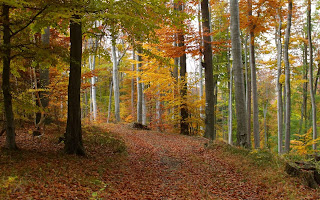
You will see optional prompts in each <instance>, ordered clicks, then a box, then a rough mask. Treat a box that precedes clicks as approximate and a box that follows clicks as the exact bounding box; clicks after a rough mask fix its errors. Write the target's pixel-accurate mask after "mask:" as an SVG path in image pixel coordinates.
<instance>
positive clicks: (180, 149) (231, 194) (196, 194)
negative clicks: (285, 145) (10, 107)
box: [0, 124, 320, 200]
mask: <svg viewBox="0 0 320 200" xmlns="http://www.w3.org/2000/svg"><path fill="white" fill-rule="evenodd" d="M28 132H29V131H28V128H27V127H26V128H25V129H21V130H19V131H17V144H18V146H19V147H20V150H19V151H16V152H11V151H7V150H5V149H2V150H1V152H0V199H228V200H229V199H248V200H249V199H320V191H319V190H312V189H310V188H307V187H305V186H303V184H302V183H301V181H300V180H298V179H296V178H292V177H289V176H288V175H286V174H285V172H284V171H283V164H282V162H281V161H280V160H277V159H274V158H272V157H271V156H270V154H269V153H268V152H253V153H249V152H247V151H245V150H241V149H237V148H234V147H231V146H228V145H226V144H223V143H222V142H218V143H216V144H213V145H207V142H208V141H207V140H206V139H204V138H201V137H189V136H182V135H177V134H168V133H160V132H156V131H146V130H134V129H131V128H129V126H128V125H114V124H100V125H99V126H90V127H85V128H84V131H83V137H84V144H85V148H86V152H87V156H86V157H77V156H70V155H65V154H63V152H62V150H63V143H61V144H57V141H58V139H57V138H58V137H59V133H58V132H57V131H56V130H54V129H52V130H51V129H49V130H47V133H46V134H45V135H44V136H42V137H41V138H33V137H32V136H31V134H29V133H28ZM60 134H61V133H60ZM4 139H5V138H4V136H2V137H1V138H0V145H1V146H4Z"/></svg>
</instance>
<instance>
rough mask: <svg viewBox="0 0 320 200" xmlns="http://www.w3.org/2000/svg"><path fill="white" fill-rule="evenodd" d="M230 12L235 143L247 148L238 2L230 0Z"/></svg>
mask: <svg viewBox="0 0 320 200" xmlns="http://www.w3.org/2000/svg"><path fill="white" fill-rule="evenodd" d="M230 14H231V44H232V56H233V69H234V85H235V100H236V116H237V143H238V145H240V146H243V147H245V148H248V147H249V146H248V142H247V134H248V131H247V111H246V104H245V90H244V81H243V69H242V58H241V56H242V55H241V41H240V22H239V2H238V0H230Z"/></svg>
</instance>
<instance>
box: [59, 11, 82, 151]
mask: <svg viewBox="0 0 320 200" xmlns="http://www.w3.org/2000/svg"><path fill="white" fill-rule="evenodd" d="M79 20H80V16H78V15H74V16H73V19H71V20H70V42H71V47H70V74H69V86H68V118H67V128H66V134H65V136H66V138H65V147H64V150H65V152H66V153H67V154H77V155H82V156H83V155H85V151H84V147H83V144H82V129H81V107H80V86H81V57H82V28H81V22H79Z"/></svg>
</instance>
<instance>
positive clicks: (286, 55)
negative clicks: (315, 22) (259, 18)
mask: <svg viewBox="0 0 320 200" xmlns="http://www.w3.org/2000/svg"><path fill="white" fill-rule="evenodd" d="M291 18H292V0H289V2H288V17H287V28H286V33H285V42H284V63H285V75H286V79H285V83H286V84H285V87H286V96H285V98H286V111H285V115H286V117H285V124H286V130H285V149H284V150H285V152H286V153H287V152H289V151H290V123H291V89H290V63H289V40H290V30H291Z"/></svg>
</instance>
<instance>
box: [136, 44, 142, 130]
mask: <svg viewBox="0 0 320 200" xmlns="http://www.w3.org/2000/svg"><path fill="white" fill-rule="evenodd" d="M138 53H139V55H138V62H139V63H138V67H137V72H138V73H139V74H138V78H137V122H138V123H141V124H142V98H143V91H142V83H141V82H140V79H141V78H140V71H141V67H142V57H141V54H142V51H141V49H139V50H138Z"/></svg>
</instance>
